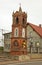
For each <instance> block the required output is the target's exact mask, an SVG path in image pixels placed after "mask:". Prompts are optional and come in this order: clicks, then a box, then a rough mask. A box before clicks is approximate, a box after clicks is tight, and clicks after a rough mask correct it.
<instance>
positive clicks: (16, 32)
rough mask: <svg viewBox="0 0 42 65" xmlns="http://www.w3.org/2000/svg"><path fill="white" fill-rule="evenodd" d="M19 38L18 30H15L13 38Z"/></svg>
mask: <svg viewBox="0 0 42 65" xmlns="http://www.w3.org/2000/svg"><path fill="white" fill-rule="evenodd" d="M18 36H19V29H18V28H15V30H14V37H18Z"/></svg>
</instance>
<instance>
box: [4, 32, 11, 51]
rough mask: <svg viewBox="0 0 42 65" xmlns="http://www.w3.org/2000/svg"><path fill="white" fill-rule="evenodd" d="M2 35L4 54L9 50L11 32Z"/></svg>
mask: <svg viewBox="0 0 42 65" xmlns="http://www.w3.org/2000/svg"><path fill="white" fill-rule="evenodd" d="M3 35H4V52H10V50H11V32H9V33H5V34H3Z"/></svg>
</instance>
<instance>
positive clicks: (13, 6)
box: [0, 0, 42, 30]
mask: <svg viewBox="0 0 42 65" xmlns="http://www.w3.org/2000/svg"><path fill="white" fill-rule="evenodd" d="M19 3H21V7H22V10H23V11H25V12H26V13H27V19H28V20H27V21H28V22H31V23H33V24H36V25H39V24H42V0H0V28H3V29H5V30H11V25H12V12H13V11H14V12H15V11H16V10H18V9H19Z"/></svg>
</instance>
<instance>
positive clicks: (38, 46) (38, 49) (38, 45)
mask: <svg viewBox="0 0 42 65" xmlns="http://www.w3.org/2000/svg"><path fill="white" fill-rule="evenodd" d="M37 52H38V53H39V42H37Z"/></svg>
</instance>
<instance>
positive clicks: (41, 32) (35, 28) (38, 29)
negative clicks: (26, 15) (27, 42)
mask: <svg viewBox="0 0 42 65" xmlns="http://www.w3.org/2000/svg"><path fill="white" fill-rule="evenodd" d="M27 25H30V26H31V27H32V28H33V30H34V31H35V32H37V34H39V36H41V37H42V28H41V27H40V26H37V25H34V24H32V23H27Z"/></svg>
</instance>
